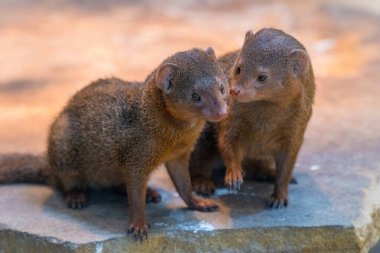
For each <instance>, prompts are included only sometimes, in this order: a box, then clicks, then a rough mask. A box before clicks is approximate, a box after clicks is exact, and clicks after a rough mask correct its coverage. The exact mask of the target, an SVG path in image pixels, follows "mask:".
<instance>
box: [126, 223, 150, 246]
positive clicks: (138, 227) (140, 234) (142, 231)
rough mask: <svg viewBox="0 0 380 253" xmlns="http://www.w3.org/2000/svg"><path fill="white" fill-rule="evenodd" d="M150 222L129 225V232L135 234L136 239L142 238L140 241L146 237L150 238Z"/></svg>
mask: <svg viewBox="0 0 380 253" xmlns="http://www.w3.org/2000/svg"><path fill="white" fill-rule="evenodd" d="M149 228H150V226H149V224H145V223H132V224H131V225H130V226H129V229H128V231H127V233H128V234H133V236H134V238H135V240H136V241H137V240H140V242H142V241H143V239H144V237H145V239H148V231H149Z"/></svg>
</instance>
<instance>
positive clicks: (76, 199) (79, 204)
mask: <svg viewBox="0 0 380 253" xmlns="http://www.w3.org/2000/svg"><path fill="white" fill-rule="evenodd" d="M64 196H65V201H66V203H67V206H68V207H69V208H72V209H82V208H84V207H86V206H87V204H88V203H87V193H86V192H85V191H84V190H79V189H71V190H69V191H67V192H65V193H64Z"/></svg>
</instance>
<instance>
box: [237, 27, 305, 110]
mask: <svg viewBox="0 0 380 253" xmlns="http://www.w3.org/2000/svg"><path fill="white" fill-rule="evenodd" d="M309 69H310V59H309V56H308V54H307V52H306V50H305V48H304V47H303V45H302V44H301V43H300V42H298V41H297V40H296V39H295V38H293V37H292V36H290V35H288V34H286V33H284V32H283V31H281V30H277V29H272V28H269V29H262V30H260V31H258V32H257V33H256V34H254V33H253V32H252V31H251V30H250V31H248V32H247V33H246V36H245V41H244V45H243V47H242V49H241V51H240V53H239V56H238V58H237V60H236V62H235V64H234V67H233V68H232V71H233V72H232V84H231V86H232V87H231V91H230V93H231V95H232V96H233V97H234V98H235V99H236V100H237V101H239V102H243V103H245V102H251V101H259V100H269V101H281V100H289V98H291V97H294V96H297V95H298V94H300V92H301V89H302V82H301V80H302V77H303V76H304V75H306V74H307V72H308V71H309Z"/></svg>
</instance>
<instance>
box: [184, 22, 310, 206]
mask: <svg viewBox="0 0 380 253" xmlns="http://www.w3.org/2000/svg"><path fill="white" fill-rule="evenodd" d="M219 62H220V65H221V66H222V67H223V68H224V71H225V72H226V73H227V74H229V79H230V85H231V91H230V92H231V95H232V97H231V98H232V101H231V104H230V106H229V113H228V116H227V118H226V119H225V120H223V121H221V122H220V123H216V124H212V123H211V124H209V125H208V126H207V127H206V129H205V130H204V132H203V134H202V136H201V138H200V139H199V140H198V142H197V146H196V148H195V149H194V153H193V154H192V158H191V161H190V174H191V177H192V183H193V187H194V190H195V191H197V192H198V193H202V194H205V195H208V194H211V193H213V191H214V184H213V183H212V181H211V178H210V177H211V169H212V159H214V158H216V157H218V155H219V152H220V154H221V157H222V158H223V161H224V163H225V166H226V175H225V183H226V184H227V185H230V186H232V187H234V188H238V187H239V185H240V184H241V183H242V182H243V174H244V173H243V169H242V163H243V164H244V167H245V168H249V167H251V166H257V165H260V166H264V167H267V169H273V170H275V172H274V178H275V187H274V192H273V194H272V196H271V200H270V206H271V207H284V206H287V204H288V183H289V181H290V179H291V174H292V171H293V167H294V164H295V161H296V158H297V154H298V151H299V149H300V147H301V144H302V140H303V135H304V132H305V128H306V126H307V123H308V121H309V119H310V116H311V113H312V103H313V99H314V91H315V83H314V75H313V70H312V66H311V62H310V58H309V56H308V54H307V52H306V49H305V48H304V46H303V45H302V44H301V43H300V42H299V41H297V40H296V39H295V38H294V37H292V36H290V35H288V34H286V33H285V32H283V31H281V30H277V29H262V30H260V31H258V32H257V33H256V34H254V33H253V32H252V31H248V32H247V33H246V36H245V41H244V45H243V47H242V49H241V50H240V51H235V52H232V53H229V54H227V55H225V56H223V57H221V58H220V59H219ZM216 145H217V146H218V147H219V150H217V148H216V149H215V146H216ZM207 154H208V155H207Z"/></svg>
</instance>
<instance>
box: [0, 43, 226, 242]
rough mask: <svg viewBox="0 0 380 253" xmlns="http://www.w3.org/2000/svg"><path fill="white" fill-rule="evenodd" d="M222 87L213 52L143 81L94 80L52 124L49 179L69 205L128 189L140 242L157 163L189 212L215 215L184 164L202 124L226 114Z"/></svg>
mask: <svg viewBox="0 0 380 253" xmlns="http://www.w3.org/2000/svg"><path fill="white" fill-rule="evenodd" d="M227 87H228V86H227V80H226V79H225V75H224V73H223V71H222V69H221V68H220V67H219V65H218V63H217V61H216V57H215V53H214V51H213V49H212V48H208V49H207V50H206V51H202V50H200V49H193V50H189V51H185V52H179V53H176V54H174V55H173V56H171V57H169V58H167V59H166V60H165V61H164V62H163V63H162V64H161V65H160V66H159V67H158V68H157V69H155V70H154V71H153V72H152V73H151V74H150V75H149V76H148V77H147V79H146V80H145V82H144V83H127V82H124V81H122V80H120V79H116V78H111V79H101V80H98V81H96V82H94V83H92V84H90V85H88V86H87V87H85V88H83V89H82V90H80V91H79V92H77V93H76V94H75V95H74V96H73V97H72V98H71V100H70V101H69V103H68V104H67V106H66V107H65V108H64V109H63V111H62V112H61V113H60V114H59V116H58V117H57V118H56V119H55V121H54V123H53V124H52V125H51V128H50V133H49V138H48V151H47V157H48V162H49V168H50V171H49V173H48V174H51V176H52V177H53V178H54V181H55V185H56V186H58V187H59V189H60V190H61V191H62V192H63V194H64V196H65V198H66V201H67V203H68V206H69V207H71V208H82V207H83V206H85V204H86V190H87V189H88V188H97V187H112V186H118V185H122V184H125V185H126V188H127V194H128V202H129V206H130V212H131V213H130V227H129V230H128V232H129V233H134V235H135V237H136V238H140V239H141V240H142V238H143V237H144V236H146V235H147V233H148V229H149V225H148V224H147V223H146V221H145V212H144V209H145V196H146V191H147V182H148V177H149V175H150V173H151V172H152V171H153V170H154V169H155V168H156V167H158V166H159V165H160V164H162V163H164V164H165V165H166V167H167V169H168V172H169V175H170V177H171V179H172V180H173V183H174V185H175V187H176V189H177V191H178V193H179V195H180V196H181V197H182V199H183V200H184V202H185V203H186V204H187V205H188V206H189V208H191V209H194V210H199V211H213V210H215V209H216V208H217V205H216V204H215V202H213V201H210V200H207V199H200V198H197V197H194V196H193V194H192V192H191V182H190V176H189V171H188V159H189V156H190V153H191V151H192V149H193V146H194V144H195V142H196V140H197V138H198V136H199V134H200V132H201V130H202V128H203V127H204V125H205V122H206V120H208V121H213V122H217V121H219V120H221V119H223V118H224V117H226V115H227V104H226V101H225V100H226V99H227V97H228V90H227ZM42 167H43V166H42ZM0 171H3V172H4V171H6V169H1V170H0ZM2 174H4V173H2ZM42 174H43V173H42ZM0 178H1V176H0Z"/></svg>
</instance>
